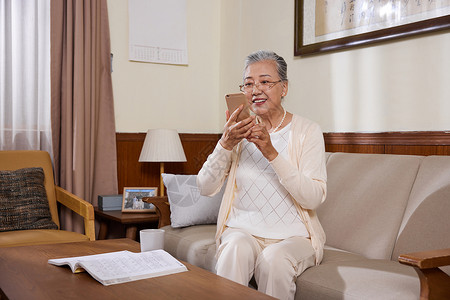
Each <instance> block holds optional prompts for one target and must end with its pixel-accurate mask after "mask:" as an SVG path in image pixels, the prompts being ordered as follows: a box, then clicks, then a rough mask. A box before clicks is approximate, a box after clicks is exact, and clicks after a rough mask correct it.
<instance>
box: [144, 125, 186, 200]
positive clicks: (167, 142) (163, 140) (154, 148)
mask: <svg viewBox="0 0 450 300" xmlns="http://www.w3.org/2000/svg"><path fill="white" fill-rule="evenodd" d="M185 161H186V155H185V154H184V150H183V146H182V145H181V140H180V136H179V135H178V132H177V131H176V130H174V129H149V130H148V131H147V135H146V136H145V140H144V146H142V150H141V155H140V156H139V162H159V167H160V168H159V169H160V175H159V176H160V193H159V194H160V196H164V182H163V178H162V174H163V173H164V163H165V162H185Z"/></svg>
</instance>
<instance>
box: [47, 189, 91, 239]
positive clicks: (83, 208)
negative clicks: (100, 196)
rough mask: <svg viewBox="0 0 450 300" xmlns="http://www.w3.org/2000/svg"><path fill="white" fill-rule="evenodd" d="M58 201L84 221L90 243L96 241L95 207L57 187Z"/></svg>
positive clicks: (85, 231) (85, 232)
mask: <svg viewBox="0 0 450 300" xmlns="http://www.w3.org/2000/svg"><path fill="white" fill-rule="evenodd" d="M55 192H56V201H58V202H59V203H61V204H62V205H64V206H66V207H67V208H69V209H70V210H72V211H73V212H75V213H77V214H78V215H80V216H82V217H83V219H84V234H85V235H86V236H87V237H88V238H89V240H90V241H95V225H94V220H95V215H94V207H93V206H92V204H90V203H89V202H87V201H85V200H83V199H81V198H80V197H77V196H75V195H74V194H72V193H70V192H69V191H66V190H65V189H63V188H61V187H59V186H55Z"/></svg>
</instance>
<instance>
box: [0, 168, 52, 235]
mask: <svg viewBox="0 0 450 300" xmlns="http://www.w3.org/2000/svg"><path fill="white" fill-rule="evenodd" d="M44 179H45V175H44V171H43V169H42V168H24V169H19V170H13V171H7V170H5V171H0V231H11V230H26V229H58V226H57V225H56V224H55V223H54V222H53V221H52V217H51V214H50V209H49V204H48V200H47V194H46V191H45V186H44Z"/></svg>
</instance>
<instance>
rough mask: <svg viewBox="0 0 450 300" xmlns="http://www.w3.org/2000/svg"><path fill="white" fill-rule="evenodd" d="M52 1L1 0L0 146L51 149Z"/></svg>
mask: <svg viewBox="0 0 450 300" xmlns="http://www.w3.org/2000/svg"><path fill="white" fill-rule="evenodd" d="M50 120H51V118H50V0H23V1H17V0H0V150H45V151H48V152H49V153H50V154H51V153H52V145H51V121H50Z"/></svg>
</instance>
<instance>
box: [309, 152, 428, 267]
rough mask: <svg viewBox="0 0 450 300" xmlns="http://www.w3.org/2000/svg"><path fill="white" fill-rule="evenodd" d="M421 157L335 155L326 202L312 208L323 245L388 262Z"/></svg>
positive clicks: (328, 169) (330, 161) (328, 166)
mask: <svg viewBox="0 0 450 300" xmlns="http://www.w3.org/2000/svg"><path fill="white" fill-rule="evenodd" d="M422 159H423V157H420V156H403V155H387V154H355V153H334V154H332V155H331V156H330V157H329V159H328V162H327V173H328V187H327V188H328V192H327V199H326V200H325V202H324V203H323V204H322V205H321V206H320V207H319V209H318V210H317V213H318V216H319V219H320V222H321V224H322V226H323V228H324V230H325V233H326V236H327V245H329V246H332V247H335V248H339V249H343V250H347V251H350V252H353V253H359V254H362V255H364V256H366V257H368V258H379V259H390V258H391V255H392V250H393V248H394V242H395V239H396V237H397V233H398V230H399V227H400V222H401V219H402V216H403V212H404V210H405V208H406V203H407V201H408V197H409V194H410V191H411V188H412V186H413V183H414V180H415V178H416V175H417V172H418V169H419V165H420V162H421V161H422Z"/></svg>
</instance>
